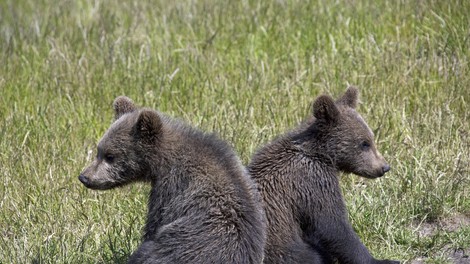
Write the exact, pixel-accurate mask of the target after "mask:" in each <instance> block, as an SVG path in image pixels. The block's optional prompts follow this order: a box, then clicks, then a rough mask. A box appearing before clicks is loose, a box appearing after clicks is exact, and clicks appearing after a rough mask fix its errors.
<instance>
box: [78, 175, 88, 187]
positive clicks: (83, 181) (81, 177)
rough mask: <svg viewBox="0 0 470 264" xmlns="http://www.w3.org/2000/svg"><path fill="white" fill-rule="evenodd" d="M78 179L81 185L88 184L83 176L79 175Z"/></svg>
mask: <svg viewBox="0 0 470 264" xmlns="http://www.w3.org/2000/svg"><path fill="white" fill-rule="evenodd" d="M78 179H79V180H80V181H81V182H82V183H83V184H85V185H87V184H88V178H87V177H86V176H85V175H83V174H80V176H78Z"/></svg>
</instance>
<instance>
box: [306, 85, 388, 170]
mask: <svg viewBox="0 0 470 264" xmlns="http://www.w3.org/2000/svg"><path fill="white" fill-rule="evenodd" d="M358 94H359V91H358V89H357V88H355V87H349V88H348V89H347V90H346V92H345V94H344V95H343V96H342V97H341V98H339V99H338V100H336V101H334V100H333V99H332V98H331V97H330V96H328V95H322V96H319V97H318V98H317V99H316V100H315V101H314V103H313V116H314V119H313V124H312V125H311V128H310V129H311V130H312V131H314V133H315V134H316V135H317V137H318V138H319V142H321V144H322V145H323V146H322V147H321V149H322V151H324V152H325V153H323V154H325V155H326V156H328V158H330V159H331V160H332V161H333V162H334V164H335V166H336V167H337V168H338V169H339V170H341V171H344V172H347V173H354V174H356V175H359V176H363V177H366V178H376V177H381V176H383V175H384V174H385V173H386V172H387V171H389V170H390V166H389V165H388V164H387V162H386V161H385V159H384V158H383V157H382V155H381V154H380V153H379V151H378V150H377V148H376V146H375V144H374V134H373V132H372V131H371V129H370V128H369V126H368V125H367V123H366V122H365V121H364V119H363V118H362V117H361V116H360V115H359V114H358V113H357V111H356V110H355V108H356V106H357V102H358Z"/></svg>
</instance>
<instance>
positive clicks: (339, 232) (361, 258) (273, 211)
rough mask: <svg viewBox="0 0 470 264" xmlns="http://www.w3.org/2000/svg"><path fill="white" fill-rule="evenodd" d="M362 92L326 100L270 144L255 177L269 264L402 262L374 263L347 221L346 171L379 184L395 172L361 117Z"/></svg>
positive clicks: (258, 159) (253, 169)
mask: <svg viewBox="0 0 470 264" xmlns="http://www.w3.org/2000/svg"><path fill="white" fill-rule="evenodd" d="M357 97H358V90H357V89H356V88H353V87H350V88H348V89H347V91H346V93H345V94H344V95H343V96H342V97H341V98H340V99H339V100H337V101H336V102H335V101H333V99H332V98H331V97H329V96H326V95H322V96H320V97H318V98H317V99H316V100H315V102H314V103H313V117H311V118H310V119H309V120H308V121H307V122H305V123H303V124H302V125H300V126H299V127H298V128H296V129H295V130H293V131H292V132H290V133H288V134H286V135H284V136H281V137H279V138H278V139H276V140H274V141H273V142H271V143H269V144H268V145H266V146H264V147H263V148H261V149H260V150H258V152H257V153H256V154H255V155H254V156H253V158H252V161H251V163H250V164H249V166H248V168H249V172H250V174H251V176H252V178H253V179H254V180H255V181H256V182H257V183H258V189H259V191H260V193H261V196H262V198H263V205H264V209H265V212H266V218H267V223H268V226H267V241H266V249H265V260H264V262H265V263H270V264H271V263H333V262H334V261H338V262H339V263H357V264H365V263H399V262H396V261H390V260H381V261H380V260H376V259H374V258H373V257H372V256H371V254H370V253H369V251H368V250H367V248H366V247H365V246H364V245H363V244H362V242H361V241H360V240H359V237H358V236H357V235H356V233H355V232H354V230H353V228H352V227H351V224H350V223H349V221H348V217H347V210H346V207H345V203H344V201H343V197H342V194H341V188H340V185H339V179H338V177H339V175H338V174H339V172H340V171H343V172H348V173H354V174H357V175H360V176H364V177H367V178H376V177H380V176H382V175H384V173H386V172H387V171H388V170H390V167H389V165H388V164H387V163H386V162H385V160H384V158H383V157H382V156H381V155H380V153H379V152H378V151H377V149H376V147H375V145H374V135H373V134H372V131H371V130H370V129H369V127H368V126H367V124H366V123H365V121H364V120H363V119H362V117H361V116H360V115H359V114H358V113H357V112H356V110H355V107H356V104H357Z"/></svg>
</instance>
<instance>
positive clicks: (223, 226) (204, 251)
mask: <svg viewBox="0 0 470 264" xmlns="http://www.w3.org/2000/svg"><path fill="white" fill-rule="evenodd" d="M113 106H114V110H115V121H114V123H113V124H112V125H111V127H110V128H109V129H108V131H107V132H106V133H105V134H104V136H103V138H102V139H101V140H100V142H99V144H98V153H97V156H96V159H95V161H94V162H93V163H92V164H91V165H90V166H89V167H87V168H85V169H84V171H83V172H82V173H81V174H80V176H79V180H80V181H81V182H82V183H83V184H84V185H85V186H86V187H88V188H91V189H100V190H105V189H111V188H114V187H118V186H122V185H125V184H128V183H131V182H135V181H145V182H150V183H151V186H152V188H151V191H150V197H149V201H148V215H147V223H146V226H145V230H144V235H143V243H142V244H141V245H140V247H139V248H138V249H137V250H136V251H135V252H134V253H133V254H132V255H131V257H130V259H129V263H261V262H262V261H263V254H264V245H265V237H266V235H265V231H266V227H265V225H266V223H265V221H266V220H265V216H264V212H263V209H262V205H261V202H260V200H261V197H260V196H259V194H258V192H257V190H256V187H255V185H254V182H253V181H252V179H251V178H250V177H249V175H248V173H247V171H246V169H245V168H244V167H243V165H242V164H241V162H240V160H239V158H238V157H237V156H236V155H235V153H234V151H233V150H232V148H231V147H230V146H229V145H228V144H227V143H226V142H224V141H222V140H220V139H218V138H217V137H216V136H215V135H213V134H207V133H203V132H201V131H199V130H197V129H194V128H192V127H190V126H188V125H186V124H184V123H182V122H181V121H178V120H175V119H172V118H170V117H167V116H165V115H163V114H161V113H159V112H156V111H154V110H151V109H145V108H144V109H138V108H137V107H135V106H134V104H133V102H132V101H131V100H130V99H129V98H127V97H124V96H121V97H118V98H116V99H115V101H114V104H113Z"/></svg>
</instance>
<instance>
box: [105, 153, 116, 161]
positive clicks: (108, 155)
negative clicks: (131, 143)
mask: <svg viewBox="0 0 470 264" xmlns="http://www.w3.org/2000/svg"><path fill="white" fill-rule="evenodd" d="M104 160H105V161H106V162H107V163H112V162H113V161H114V155H111V154H106V155H105V156H104Z"/></svg>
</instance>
